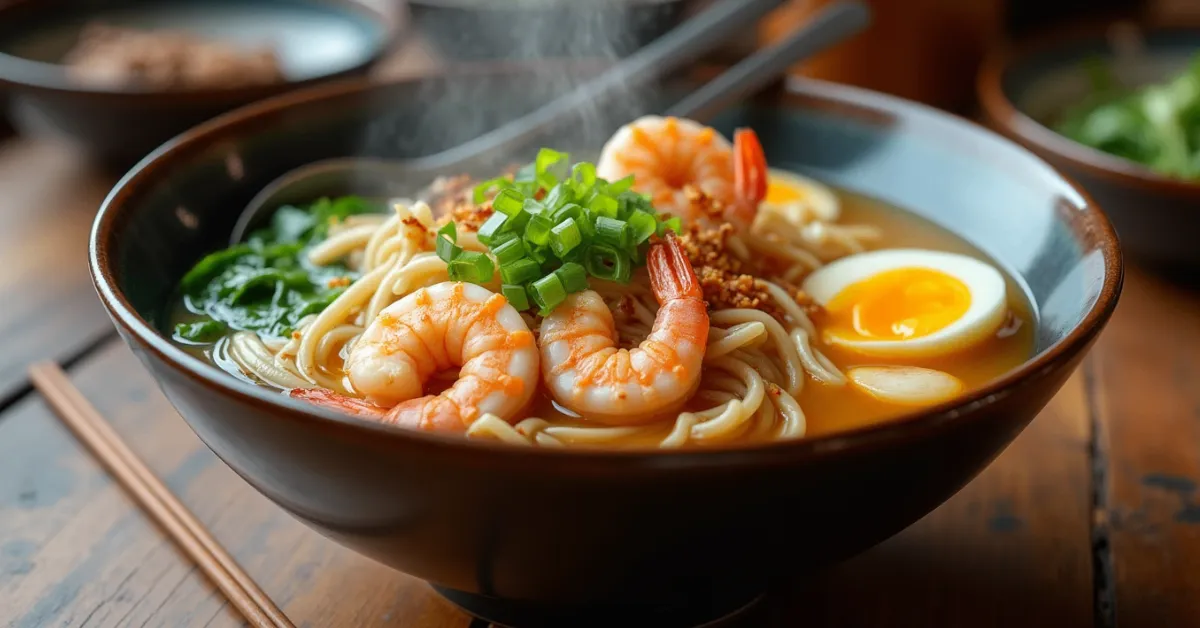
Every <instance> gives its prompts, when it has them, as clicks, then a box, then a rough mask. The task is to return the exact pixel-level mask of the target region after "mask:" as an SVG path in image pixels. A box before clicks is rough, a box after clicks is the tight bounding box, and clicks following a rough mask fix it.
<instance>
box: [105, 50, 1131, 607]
mask: <svg viewBox="0 0 1200 628" xmlns="http://www.w3.org/2000/svg"><path fill="white" fill-rule="evenodd" d="M545 76H546V72H543V71H540V70H537V71H532V72H531V71H530V70H528V69H526V70H523V71H519V70H514V69H495V68H491V69H478V70H469V71H468V70H462V71H458V72H454V73H451V74H447V75H443V76H438V77H433V78H422V79H412V80H406V81H403V82H397V83H392V84H387V85H373V86H372V85H367V84H365V83H358V82H350V83H344V84H340V85H337V86H328V87H325V88H317V89H313V90H308V91H305V92H303V93H297V94H292V95H288V96H285V97H281V98H277V99H274V100H271V101H269V102H264V103H259V104H256V105H253V106H250V107H248V108H244V109H241V110H239V111H237V112H233V113H231V114H228V115H226V116H222V117H221V118H219V119H217V120H214V121H211V122H209V123H206V124H204V125H202V126H201V127H198V128H196V129H193V130H192V131H190V132H188V133H185V134H184V135H182V136H180V137H178V138H176V139H174V140H172V141H171V142H170V143H169V144H167V145H165V146H163V147H161V148H159V149H158V150H156V151H155V152H154V153H153V154H152V155H151V156H149V157H148V158H147V159H145V160H144V161H143V162H142V163H141V164H140V165H139V166H138V167H137V168H135V169H134V170H133V171H132V172H130V173H129V174H128V175H127V176H126V177H125V178H124V179H123V180H122V181H121V182H120V183H119V184H118V185H117V187H116V188H115V190H114V191H113V192H112V194H111V195H110V196H109V198H108V200H107V201H106V202H105V203H104V206H103V208H102V209H101V211H100V214H99V216H98V217H97V220H96V224H95V229H94V231H93V234H92V239H91V252H90V260H91V270H92V273H93V277H94V279H95V282H96V286H97V288H98V290H99V294H100V296H101V298H102V300H103V301H104V304H105V306H106V307H107V308H108V311H109V313H110V314H111V316H112V318H113V320H114V321H115V323H116V325H117V328H118V329H119V330H120V333H121V335H122V336H123V337H124V338H125V340H126V341H127V342H128V343H129V345H130V346H131V347H132V348H133V350H134V352H135V353H136V354H137V355H138V357H139V358H140V360H141V361H142V362H143V364H144V365H145V366H146V367H147V368H148V369H149V370H150V371H151V372H152V373H153V374H154V376H155V377H156V378H157V379H158V381H159V383H160V384H161V386H162V389H163V390H164V391H165V392H166V394H167V396H168V397H169V398H170V400H171V401H172V402H173V403H174V404H175V406H176V408H178V410H179V412H180V414H181V415H182V416H183V417H184V418H185V419H186V420H187V421H188V423H189V424H190V425H191V426H192V428H193V429H194V430H195V432H196V433H197V434H198V435H199V436H200V438H202V439H203V440H204V442H205V443H206V444H207V445H208V446H209V447H211V448H212V450H213V451H215V452H216V453H217V454H218V455H219V456H220V457H221V458H222V459H223V460H224V461H225V462H226V463H228V464H229V465H230V467H232V468H233V469H234V470H235V471H236V472H237V473H238V474H239V475H241V477H243V478H244V479H245V480H246V481H247V482H248V483H250V484H251V485H252V486H254V487H255V488H256V489H258V490H259V491H261V492H262V494H264V495H266V496H267V497H269V498H270V499H271V500H273V501H274V502H275V503H277V504H279V505H280V506H281V507H282V508H284V509H286V510H287V511H288V512H290V513H292V514H293V515H294V516H296V517H297V518H298V519H300V520H301V521H304V522H305V523H307V524H308V525H310V526H312V527H313V528H315V529H317V530H319V531H320V532H321V533H323V534H325V535H327V536H328V537H330V538H332V539H335V540H336V541H338V542H340V543H342V544H344V545H346V546H347V547H351V548H353V549H355V550H357V551H359V552H361V553H363V554H365V555H367V556H370V557H372V558H374V559H376V560H378V561H380V562H382V563H385V564H387V565H390V566H392V567H394V568H396V569H399V570H401V571H404V572H406V573H409V574H412V575H414V576H417V577H420V578H423V579H425V580H428V581H429V582H431V583H433V584H434V585H435V586H436V587H438V590H439V591H441V592H442V593H443V594H444V595H446V596H447V597H448V598H450V599H451V600H453V601H454V602H456V603H458V604H459V605H461V606H463V607H464V608H466V609H467V610H469V611H470V612H472V613H475V614H477V615H481V616H484V617H487V618H488V619H491V620H494V621H496V622H497V623H500V624H503V625H518V626H541V625H553V626H562V625H570V626H592V625H603V626H616V625H632V624H631V623H630V622H632V621H634V620H633V619H631V618H636V621H637V622H648V623H636V625H654V626H676V625H687V626H693V625H696V624H699V623H702V622H703V620H706V619H710V618H712V617H715V616H720V615H722V614H724V613H727V612H730V611H731V610H732V609H737V608H740V607H742V606H743V605H745V604H746V603H747V602H748V601H750V600H753V599H755V598H756V596H759V594H760V593H761V592H762V591H763V590H765V589H766V588H767V587H769V586H770V585H772V584H773V583H777V582H780V581H781V580H783V579H787V578H789V577H791V576H795V575H797V574H802V573H805V572H807V571H810V570H813V569H817V568H820V567H821V566H822V565H827V564H829V563H830V562H831V561H837V560H840V559H843V558H846V557H848V556H850V555H852V554H855V553H856V552H859V551H862V550H863V549H866V548H868V547H870V546H872V545H874V544H876V543H878V542H880V541H882V540H883V539H886V538H887V537H889V536H891V535H893V534H895V533H896V532H898V531H900V530H902V529H903V528H904V527H906V526H908V525H909V524H911V523H913V522H914V521H916V520H917V519H919V518H920V517H922V516H923V515H925V514H926V513H928V512H930V511H931V510H932V509H934V508H935V507H937V506H938V505H939V504H941V503H942V502H943V501H944V500H945V499H947V498H948V497H949V496H951V495H952V494H954V493H955V492H956V491H957V490H958V489H959V488H961V487H962V486H963V485H964V484H966V483H967V482H968V481H970V480H971V478H973V477H974V476H975V475H976V474H977V473H978V472H979V471H980V470H981V469H983V468H984V467H985V466H986V465H987V464H988V462H989V461H991V460H992V459H993V458H994V457H995V456H996V455H997V454H998V453H999V452H1000V451H1001V450H1003V449H1004V447H1005V446H1006V445H1007V444H1008V443H1009V442H1010V441H1012V439H1013V438H1014V437H1015V436H1016V435H1017V434H1018V433H1019V432H1020V431H1021V430H1022V428H1023V427H1024V426H1025V425H1026V424H1027V423H1028V422H1029V421H1030V420H1031V419H1032V418H1033V417H1034V416H1035V415H1036V414H1037V413H1038V412H1039V411H1040V410H1041V408H1042V407H1043V405H1044V404H1045V403H1046V402H1047V401H1048V400H1049V399H1050V398H1051V397H1052V396H1053V395H1054V394H1055V392H1056V391H1057V390H1058V388H1059V387H1060V386H1061V385H1062V383H1063V382H1064V381H1065V380H1066V378H1067V377H1068V375H1069V374H1070V373H1071V371H1072V369H1073V368H1074V367H1075V365H1076V364H1077V363H1078V362H1079V360H1080V358H1081V357H1082V356H1083V355H1084V353H1085V351H1086V350H1087V348H1088V347H1089V345H1091V343H1092V341H1093V340H1094V339H1095V337H1096V335H1097V333H1099V331H1100V329H1101V328H1102V327H1103V326H1104V324H1105V322H1106V320H1107V319H1108V317H1109V315H1110V314H1111V312H1112V310H1113V307H1114V306H1115V304H1116V301H1117V297H1118V293H1119V291H1120V286H1121V277H1122V270H1121V268H1122V267H1121V257H1120V253H1119V252H1118V248H1117V242H1116V238H1115V237H1114V235H1113V231H1112V229H1111V227H1110V225H1109V223H1108V221H1107V220H1106V219H1105V217H1104V215H1103V214H1102V213H1101V211H1100V210H1099V209H1098V208H1097V207H1096V205H1095V204H1093V203H1092V202H1091V201H1090V200H1089V198H1088V197H1087V196H1086V195H1085V194H1084V193H1082V192H1081V191H1080V190H1078V189H1077V188H1075V187H1074V186H1073V185H1071V184H1070V183H1069V182H1067V181H1065V180H1064V179H1063V178H1062V177H1060V176H1059V175H1057V174H1056V173H1055V171H1054V170H1053V169H1051V168H1050V167H1049V166H1047V165H1046V164H1045V163H1044V162H1042V161H1041V160H1039V159H1038V158H1036V157H1034V156H1033V155H1032V154H1030V153H1029V152H1027V151H1025V150H1023V149H1021V148H1019V147H1017V146H1015V145H1013V144H1011V143H1009V142H1008V141H1006V140H1003V139H1001V138H999V137H997V136H995V135H993V134H992V133H989V132H987V131H985V130H983V129H981V128H978V127H976V126H974V125H972V124H971V123H968V122H964V121H961V120H959V119H957V118H954V117H952V116H949V115H946V114H943V113H939V112H936V111H934V110H932V109H929V108H926V107H923V106H920V105H915V104H910V103H907V102H904V101H901V100H897V99H894V98H890V97H887V96H883V95H879V94H875V93H871V92H867V91H862V90H858V89H853V88H847V87H842V86H836V85H832V84H826V83H820V82H805V81H793V82H790V83H789V84H788V87H787V88H786V91H785V92H784V93H781V94H776V95H775V96H774V97H769V98H764V99H763V100H762V101H758V102H754V103H749V104H747V105H746V106H745V107H744V108H742V109H739V110H737V111H730V112H728V113H727V115H725V116H724V117H723V118H722V119H721V120H719V121H717V122H716V124H717V125H718V126H719V127H720V128H722V129H724V130H725V131H726V132H728V131H730V129H731V128H732V127H733V125H735V124H742V125H750V126H752V127H754V128H756V129H757V131H758V133H759V135H760V137H762V138H763V140H764V144H765V150H766V152H767V156H768V159H769V160H770V161H772V162H773V163H775V164H777V165H779V166H781V167H783V168H787V169H794V170H796V171H799V172H803V173H806V174H809V175H812V176H815V177H818V178H821V179H825V180H827V181H830V182H831V183H833V184H835V185H839V186H844V187H846V188H849V189H852V190H855V191H858V192H861V193H865V194H868V195H871V196H874V197H877V198H881V199H883V200H886V201H890V202H893V203H895V204H897V205H899V206H902V207H906V208H911V209H912V210H913V211H915V212H916V213H917V214H919V215H921V216H924V217H926V218H928V219H930V220H933V221H935V222H937V223H940V224H942V225H944V226H945V227H947V228H949V229H951V230H952V231H954V232H956V233H958V234H960V235H962V236H964V237H965V238H967V239H968V240H970V241H971V242H973V243H974V244H976V245H977V246H979V247H980V248H982V250H984V251H985V252H987V253H988V254H990V255H991V256H992V257H993V259H994V260H996V262H997V263H998V264H1000V265H1002V266H1003V267H1004V268H1006V269H1007V270H1008V271H1009V272H1010V273H1011V274H1012V275H1013V276H1014V277H1015V278H1016V279H1017V281H1018V283H1019V284H1020V285H1021V286H1022V287H1023V289H1024V290H1026V291H1027V293H1028V296H1029V299H1030V300H1031V301H1032V302H1033V303H1035V304H1036V308H1037V312H1038V322H1037V333H1036V339H1037V350H1036V355H1035V356H1033V357H1031V358H1030V359H1029V361H1028V362H1027V363H1025V364H1024V365H1023V366H1021V367H1020V368H1018V369H1016V370H1014V371H1012V372H1010V373H1008V374H1006V375H1005V376H1004V377H1002V378H1000V379H998V380H996V381H994V382H992V383H990V384H988V385H986V386H984V387H983V388H981V389H979V390H977V391H974V392H972V393H970V394H969V395H966V396H964V397H962V398H960V399H957V400H955V401H953V402H951V403H946V404H942V405H939V406H936V407H932V408H929V409H926V410H922V411H920V412H916V413H913V414H911V415H908V416H905V417H902V418H900V419H898V420H896V421H893V422H890V423H887V424H883V425H878V426H875V427H871V428H867V429H861V430H857V431H853V432H848V433H843V434H838V435H834V436H829V437H819V438H812V439H808V440H799V441H793V442H780V443H773V444H765V445H740V446H730V447H727V448H723V449H717V450H705V451H691V450H688V451H670V452H667V451H661V452H660V451H640V452H639V451H632V452H631V451H623V452H617V451H587V452H580V451H560V450H552V449H536V450H532V449H527V448H520V447H513V446H504V445H501V444H497V443H491V442H478V441H471V442H468V441H466V440H463V439H461V438H456V437H449V436H439V435H436V434H430V433H417V432H411V431H404V430H400V429H397V428H393V427H388V426H383V425H379V424H375V423H371V422H366V421H363V420H358V419H355V418H352V417H348V416H342V415H339V414H336V413H331V412H328V411H325V410H323V409H321V408H318V407H316V406H311V405H307V404H304V403H300V402H296V401H293V400H291V399H289V398H286V397H285V396H282V395H279V394H277V393H274V392H271V391H268V390H266V389H264V388H258V387H255V386H252V385H249V384H246V383H243V382H241V381H239V380H237V379H235V378H233V377H231V376H229V375H228V374H226V373H224V372H222V371H220V370H218V369H216V368H214V367H213V366H211V365H209V364H207V363H204V362H202V361H201V360H200V359H198V358H196V357H194V356H193V355H191V354H189V353H186V352H184V351H182V350H181V349H180V348H178V347H176V346H175V345H173V344H172V343H171V342H170V340H169V339H168V337H167V336H165V335H164V334H163V333H162V332H161V329H162V328H163V321H164V317H165V316H166V310H167V308H168V307H169V305H168V304H170V303H171V300H172V295H173V290H174V287H175V285H176V283H177V281H178V280H179V278H180V276H181V275H182V274H183V273H184V272H185V271H186V270H187V268H188V267H189V266H190V265H191V264H193V263H194V262H195V261H196V260H197V259H199V258H200V257H201V256H202V255H203V254H204V253H206V252H209V251H211V250H213V249H216V248H220V247H222V246H224V243H225V241H226V239H227V238H228V234H229V232H230V229H231V227H232V226H233V223H234V220H235V218H236V212H234V211H232V208H237V207H241V206H242V205H243V204H244V203H246V201H248V200H249V199H250V198H251V197H252V196H253V195H254V194H255V192H257V191H258V189H259V188H260V187H261V186H263V185H264V184H265V183H267V182H268V181H270V180H271V179H273V178H274V177H276V176H278V175H279V174H281V173H283V172H285V171H287V170H289V169H291V168H293V167H296V166H299V165H302V164H305V163H307V162H311V161H313V160H317V159H322V158H329V157H339V156H347V155H355V154H357V155H369V156H374V157H393V158H395V157H402V156H412V155H417V154H423V153H429V152H433V151H436V150H440V149H443V148H447V147H449V146H452V145H454V144H456V143H458V142H461V141H463V140H464V139H466V138H468V137H470V136H471V135H472V134H474V133H477V132H478V130H479V128H480V127H483V126H490V125H494V124H497V123H499V122H500V121H502V120H504V119H506V118H510V117H513V116H515V115H517V114H518V113H520V112H523V111H525V110H527V109H528V108H529V107H530V106H532V104H533V103H539V102H543V101H544V100H545V99H546V98H547V97H549V96H550V94H551V93H552V91H553V89H554V88H553V87H552V86H550V85H549V84H548V83H547V81H545ZM472 94H477V95H484V94H486V95H488V97H489V99H488V101H487V102H488V103H489V106H488V107H487V108H480V107H467V106H466V105H463V106H461V107H455V106H452V103H454V102H458V100H455V99H451V96H454V97H455V98H457V99H462V100H463V101H465V102H472V103H473V102H479V99H478V98H472V97H471V95H472ZM477 114H479V115H482V116H483V117H480V118H477V117H475V116H476V115H477ZM468 120H469V122H468ZM578 126H579V125H573V126H572V128H578ZM556 139H557V138H556ZM555 145H556V146H561V145H562V144H559V143H556V144H555Z"/></svg>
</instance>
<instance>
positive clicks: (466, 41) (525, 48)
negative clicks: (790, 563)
mask: <svg viewBox="0 0 1200 628" xmlns="http://www.w3.org/2000/svg"><path fill="white" fill-rule="evenodd" d="M692 4H696V0H587V1H585V2H580V1H578V0H522V1H512V0H409V2H408V6H409V10H410V11H411V12H412V17H413V20H414V21H415V23H416V27H417V29H419V30H420V31H421V34H422V35H423V36H424V37H426V38H428V41H429V42H430V43H431V44H433V46H434V48H436V49H437V52H438V53H439V54H440V55H441V56H443V57H445V58H447V59H452V60H458V61H478V60H484V59H539V58H546V57H580V58H596V59H616V58H620V57H623V56H626V55H628V54H629V53H632V52H634V51H635V50H637V49H638V48H641V47H642V46H644V45H646V44H648V43H650V42H651V41H653V40H654V39H656V38H658V37H659V36H660V35H662V34H664V33H666V32H667V31H669V30H671V29H672V28H674V27H675V26H676V25H677V24H678V23H679V21H680V20H681V19H682V17H683V16H684V13H685V11H686V9H687V8H688V6H689V5H692ZM598 33H608V34H609V35H598Z"/></svg>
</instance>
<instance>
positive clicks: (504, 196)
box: [492, 188, 525, 216]
mask: <svg viewBox="0 0 1200 628" xmlns="http://www.w3.org/2000/svg"><path fill="white" fill-rule="evenodd" d="M524 205H525V200H524V197H522V195H521V193H520V192H518V191H517V190H514V189H512V188H508V189H506V190H500V193H499V194H497V195H496V198H494V199H492V209H494V210H496V211H498V212H500V213H501V214H504V215H505V216H515V215H517V213H518V212H520V211H521V208H522V207H523V206H524Z"/></svg>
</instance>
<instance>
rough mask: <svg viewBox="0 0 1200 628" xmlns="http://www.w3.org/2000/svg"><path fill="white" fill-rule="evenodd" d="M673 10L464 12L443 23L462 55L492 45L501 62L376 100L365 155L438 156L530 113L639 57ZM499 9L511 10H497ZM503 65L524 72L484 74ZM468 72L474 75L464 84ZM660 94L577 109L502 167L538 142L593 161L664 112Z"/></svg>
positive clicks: (569, 2)
mask: <svg viewBox="0 0 1200 628" xmlns="http://www.w3.org/2000/svg"><path fill="white" fill-rule="evenodd" d="M672 4H673V3H670V2H656V1H651V2H629V1H626V0H483V1H482V2H480V3H479V4H478V6H479V7H480V9H479V10H471V11H462V12H459V13H458V14H457V15H458V18H457V19H456V21H455V22H454V23H452V24H449V26H447V25H445V24H443V25H441V27H442V28H443V29H447V30H449V31H451V32H458V33H460V34H461V37H460V39H456V40H452V44H451V45H453V44H455V43H457V44H459V45H461V46H464V47H467V48H464V50H478V49H482V48H485V47H487V46H489V45H490V46H493V50H494V51H499V52H500V53H501V54H502V57H501V58H491V59H481V60H480V61H479V62H476V63H470V62H468V63H466V64H463V65H462V67H461V68H456V69H453V70H450V75H449V77H445V78H441V79H437V80H432V81H426V82H424V83H422V84H420V86H419V87H417V88H414V89H412V92H411V93H405V94H398V93H397V92H395V91H392V92H389V93H388V95H387V100H386V102H380V103H377V107H379V110H380V114H379V115H378V116H377V122H376V123H374V124H372V125H371V127H370V128H369V129H368V132H367V136H366V137H365V138H363V142H362V144H361V146H362V148H361V151H360V152H361V153H362V154H366V155H368V156H372V157H388V158H406V157H416V156H420V155H426V154H431V153H436V152H440V151H442V150H445V149H448V148H452V147H454V146H457V145H458V144H461V143H463V142H465V141H467V140H470V139H472V138H475V137H478V136H479V135H482V134H483V133H486V132H487V131H490V130H492V129H494V128H496V127H498V126H500V125H501V124H503V123H504V122H506V121H508V120H511V119H514V118H516V117H518V116H521V115H523V114H527V113H530V112H532V111H534V110H536V109H537V108H538V107H540V106H541V105H544V104H546V103H548V102H550V101H551V100H553V99H555V98H557V97H559V96H562V95H564V94H567V93H569V92H570V91H572V90H574V89H576V88H578V87H579V86H581V85H583V84H585V83H586V82H587V81H588V80H589V79H590V78H591V77H593V76H595V75H596V74H598V72H600V71H603V70H604V69H606V68H607V67H609V66H611V65H612V64H613V63H615V62H616V61H618V60H619V59H620V58H622V57H623V56H626V55H628V54H630V53H632V52H633V51H635V50H636V49H637V47H638V44H639V43H644V40H645V39H646V36H645V35H644V34H645V33H647V32H656V27H655V24H656V23H659V24H661V23H664V18H665V16H666V15H667V11H669V10H670V9H669V7H671V6H672ZM472 6H474V5H472ZM484 7H486V9H485V8H484ZM500 7H503V8H504V9H505V10H493V9H499V8H500ZM489 20H491V21H492V23H487V22H488V21H489ZM659 30H660V29H659ZM472 46H474V48H471V47H472ZM451 63H452V62H451ZM498 65H511V66H512V67H516V68H519V69H520V70H519V71H518V72H514V73H489V72H488V71H487V70H486V69H483V68H482V66H491V67H493V68H494V67H496V66H498ZM471 66H475V67H474V68H472V67H471ZM464 73H465V74H466V75H467V76H470V75H472V74H473V75H474V78H463V77H462V74H464ZM456 75H458V78H453V77H455V76H456ZM664 94H665V92H664V90H663V89H662V87H661V86H642V87H639V88H634V87H632V86H631V87H629V88H627V89H624V90H619V92H618V93H617V94H615V95H614V96H613V97H611V98H607V99H605V100H604V101H602V102H594V103H590V104H588V105H587V106H584V107H582V108H580V109H579V110H578V111H577V112H576V114H575V115H573V116H571V117H569V118H568V119H566V120H564V122H563V124H561V125H560V126H559V127H558V128H556V129H553V130H552V131H551V132H550V133H549V134H548V135H547V136H546V137H544V138H541V139H539V140H538V142H537V143H536V144H537V145H532V146H528V147H526V148H525V149H523V150H522V151H520V154H512V155H507V156H505V157H506V162H507V163H524V162H527V161H529V160H530V159H532V158H533V156H534V153H535V152H536V150H537V148H538V147H539V146H541V145H547V146H553V147H555V148H558V149H562V150H569V151H571V152H572V158H573V159H575V160H578V159H592V158H594V157H595V156H596V154H597V153H598V151H599V148H600V146H601V145H602V144H603V143H604V142H605V141H606V140H607V139H608V137H609V136H611V134H612V133H613V132H614V131H615V130H616V129H617V128H618V127H619V126H621V125H622V124H624V123H626V122H628V121H630V120H632V119H634V118H636V117H638V116H639V115H643V114H645V113H648V112H651V111H653V110H655V109H656V108H659V107H661V105H662V104H664V102H665V97H664ZM397 98H399V100H397ZM487 165H488V166H489V167H491V166H496V165H498V164H487ZM481 166H482V164H481ZM500 167H502V166H500ZM447 174H451V173H447Z"/></svg>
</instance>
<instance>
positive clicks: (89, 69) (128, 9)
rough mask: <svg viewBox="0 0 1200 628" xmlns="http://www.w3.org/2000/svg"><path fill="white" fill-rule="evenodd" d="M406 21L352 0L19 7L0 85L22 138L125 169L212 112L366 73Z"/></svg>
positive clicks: (5, 20) (8, 25)
mask: <svg viewBox="0 0 1200 628" xmlns="http://www.w3.org/2000/svg"><path fill="white" fill-rule="evenodd" d="M401 23H402V20H401V19H400V15H399V13H398V12H396V11H394V10H392V9H390V8H388V7H387V5H386V4H385V3H369V2H358V1H356V0H331V1H325V0H322V1H306V0H294V1H292V0H289V1H285V2H232V1H219V2H200V1H198V0H168V1H164V2H145V1H141V0H123V1H121V2H113V3H105V4H103V5H97V4H95V3H90V4H87V5H82V6H81V5H77V4H68V3H65V2H60V1H56V0H52V1H49V2H43V1H39V2H34V1H32V0H18V1H17V2H14V3H10V4H8V5H6V6H3V7H2V8H0V88H2V89H3V90H4V91H6V92H8V94H9V99H8V100H9V102H8V107H9V109H10V111H9V115H10V117H11V118H12V120H13V124H14V126H15V127H16V128H17V130H18V131H20V132H23V133H28V134H33V135H53V136H59V137H65V138H68V139H69V140H71V141H72V142H73V143H75V144H78V145H79V146H80V147H82V148H83V149H84V150H85V151H86V152H87V153H88V154H89V155H90V156H92V157H94V158H95V159H96V160H97V161H98V162H99V163H101V164H103V165H107V166H110V167H115V168H120V169H123V168H125V167H128V166H129V165H131V164H132V163H134V162H135V161H136V160H138V159H140V158H141V157H142V156H144V155H145V154H146V153H148V152H149V151H150V150H152V149H153V148H154V147H155V146H157V145H158V144H161V143H162V142H164V141H166V140H167V139H169V138H170V137H172V136H174V135H175V134H177V133H179V132H180V131H183V130H184V129H186V128H188V127H191V126H193V125H195V124H197V123H199V122H202V121H204V120H207V119H208V118H211V117H213V116H215V115H217V114H220V113H223V112H225V111H228V110H230V109H234V108H236V107H239V106H242V105H245V104H247V103H250V102H253V101H256V100H259V99H262V98H265V97H268V96H273V95H276V94H279V93H282V92H285V91H288V90H291V89H294V88H297V87H301V86H307V85H312V84H315V83H319V82H322V81H327V80H331V79H335V78H341V77H346V76H351V75H359V74H364V73H366V72H367V71H368V70H369V69H370V68H371V67H373V66H374V64H375V63H376V62H377V61H379V59H380V58H381V57H382V56H383V54H384V53H385V52H386V51H387V50H388V49H389V48H390V46H391V44H392V42H394V41H395V40H396V37H397V34H398V32H399V30H400V27H401V25H402V24H401Z"/></svg>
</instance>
